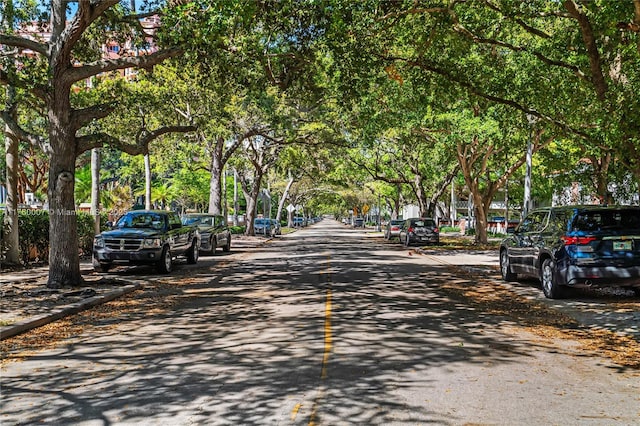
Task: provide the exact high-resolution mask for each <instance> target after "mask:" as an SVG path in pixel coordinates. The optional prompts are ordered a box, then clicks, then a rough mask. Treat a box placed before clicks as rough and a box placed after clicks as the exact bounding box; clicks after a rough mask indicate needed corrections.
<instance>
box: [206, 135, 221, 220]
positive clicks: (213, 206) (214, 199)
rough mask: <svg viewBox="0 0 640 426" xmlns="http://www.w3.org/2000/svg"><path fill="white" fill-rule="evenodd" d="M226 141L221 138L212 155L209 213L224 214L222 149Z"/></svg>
mask: <svg viewBox="0 0 640 426" xmlns="http://www.w3.org/2000/svg"><path fill="white" fill-rule="evenodd" d="M223 145H224V140H222V139H221V138H219V139H218V140H217V141H216V144H215V146H214V147H213V153H212V154H211V180H210V181H209V213H210V214H221V213H222V168H223V167H224V164H223V162H222V147H223Z"/></svg>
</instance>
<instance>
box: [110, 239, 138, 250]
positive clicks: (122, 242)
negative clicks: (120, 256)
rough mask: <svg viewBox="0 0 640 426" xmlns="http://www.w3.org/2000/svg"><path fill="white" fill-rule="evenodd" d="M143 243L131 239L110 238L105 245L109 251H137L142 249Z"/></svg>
mask: <svg viewBox="0 0 640 426" xmlns="http://www.w3.org/2000/svg"><path fill="white" fill-rule="evenodd" d="M142 241H143V240H140V239H131V238H108V239H106V240H104V244H105V247H107V248H108V249H109V250H120V251H137V250H140V247H142Z"/></svg>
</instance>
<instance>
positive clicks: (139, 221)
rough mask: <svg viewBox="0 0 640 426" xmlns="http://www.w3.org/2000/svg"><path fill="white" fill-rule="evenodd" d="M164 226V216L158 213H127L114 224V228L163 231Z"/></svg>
mask: <svg viewBox="0 0 640 426" xmlns="http://www.w3.org/2000/svg"><path fill="white" fill-rule="evenodd" d="M164 226H165V220H164V216H162V215H161V214H158V213H149V212H140V213H127V214H125V215H124V216H122V217H121V218H120V219H118V221H117V222H116V228H122V229H128V228H136V229H138V228H147V229H163V228H164Z"/></svg>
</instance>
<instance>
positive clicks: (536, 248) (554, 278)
mask: <svg viewBox="0 0 640 426" xmlns="http://www.w3.org/2000/svg"><path fill="white" fill-rule="evenodd" d="M500 270H501V273H502V278H503V279H504V280H505V281H515V280H516V279H517V277H518V276H519V275H523V276H530V277H534V278H537V279H539V280H540V282H541V284H542V291H543V292H544V295H545V296H546V297H548V298H550V299H555V298H559V297H562V296H564V295H565V294H566V291H565V290H566V289H568V288H581V287H613V286H616V287H629V288H631V289H633V291H634V292H635V293H636V294H637V295H640V207H631V206H610V207H605V206H564V207H548V208H543V209H537V210H534V211H532V212H531V213H530V214H528V215H527V217H525V218H524V220H523V221H522V222H521V223H520V225H518V227H517V228H516V230H515V232H514V233H513V234H511V235H510V236H508V237H507V238H505V239H504V240H503V241H502V243H501V245H500Z"/></svg>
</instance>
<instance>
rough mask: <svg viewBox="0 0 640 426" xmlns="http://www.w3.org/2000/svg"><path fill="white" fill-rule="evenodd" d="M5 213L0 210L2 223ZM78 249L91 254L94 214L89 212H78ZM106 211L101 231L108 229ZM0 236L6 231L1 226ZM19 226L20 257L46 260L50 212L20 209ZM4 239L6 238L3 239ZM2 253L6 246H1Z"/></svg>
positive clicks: (23, 260) (29, 260) (25, 261)
mask: <svg viewBox="0 0 640 426" xmlns="http://www.w3.org/2000/svg"><path fill="white" fill-rule="evenodd" d="M3 219H4V213H3V212H1V211H0V221H1V222H0V223H2V224H4V220H3ZM76 219H77V223H78V250H80V253H81V255H90V254H91V250H92V248H93V236H94V232H93V216H91V214H90V213H87V212H77V214H76ZM107 220H108V217H107V214H106V213H101V214H100V224H101V231H104V230H106V229H107V228H106V225H105V223H106V222H107ZM0 228H2V229H0V236H2V232H4V231H5V229H4V225H3V226H0ZM18 228H19V230H20V231H19V232H20V235H19V238H20V241H19V244H20V258H21V259H22V262H23V263H24V264H27V263H29V262H33V261H36V262H43V261H44V262H46V261H47V260H48V258H49V212H48V211H46V210H19V211H18ZM3 241H4V240H3ZM0 251H1V253H4V252H5V247H4V246H3V247H0Z"/></svg>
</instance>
